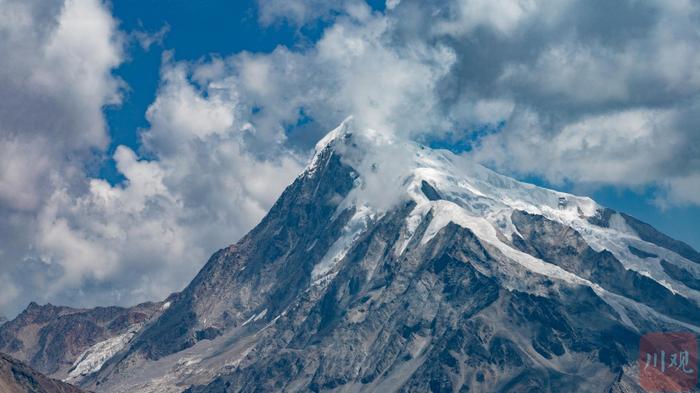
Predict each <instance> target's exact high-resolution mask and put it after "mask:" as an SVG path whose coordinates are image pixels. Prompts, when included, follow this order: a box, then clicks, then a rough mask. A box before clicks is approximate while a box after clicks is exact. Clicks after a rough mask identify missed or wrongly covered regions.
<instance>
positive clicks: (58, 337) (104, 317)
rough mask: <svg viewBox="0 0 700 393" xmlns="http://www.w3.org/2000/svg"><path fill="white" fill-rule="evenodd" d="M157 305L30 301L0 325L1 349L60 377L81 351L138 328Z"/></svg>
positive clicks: (65, 374)
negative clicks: (62, 304) (77, 305)
mask: <svg viewBox="0 0 700 393" xmlns="http://www.w3.org/2000/svg"><path fill="white" fill-rule="evenodd" d="M160 307H161V306H160V303H145V304H141V305H138V306H135V307H132V308H123V307H97V308H93V309H74V308H70V307H59V306H53V305H51V304H47V305H44V306H40V305H38V304H36V303H31V304H29V306H28V307H27V308H26V309H25V310H24V311H23V312H22V313H20V314H19V315H18V316H17V317H16V318H15V319H14V320H12V321H9V322H7V323H5V324H3V325H2V326H0V351H1V352H5V353H7V354H10V355H11V356H13V357H14V358H16V359H19V360H21V361H23V362H26V363H27V364H29V365H30V366H31V367H33V368H34V369H36V370H38V371H39V372H41V373H44V374H47V375H50V376H53V377H56V378H59V379H63V378H66V377H67V375H68V373H69V371H70V370H71V368H73V365H74V363H75V362H76V360H78V358H79V357H80V356H81V354H83V352H84V351H86V350H88V349H89V348H90V347H92V346H93V345H96V344H98V343H100V342H102V341H105V340H108V339H110V338H112V337H116V336H120V335H123V334H127V333H128V332H129V331H133V330H135V329H137V328H138V327H140V326H142V325H143V324H144V323H145V322H146V321H147V320H148V319H149V318H150V317H151V316H152V315H153V314H155V313H156V312H157V311H158V310H159V309H160Z"/></svg>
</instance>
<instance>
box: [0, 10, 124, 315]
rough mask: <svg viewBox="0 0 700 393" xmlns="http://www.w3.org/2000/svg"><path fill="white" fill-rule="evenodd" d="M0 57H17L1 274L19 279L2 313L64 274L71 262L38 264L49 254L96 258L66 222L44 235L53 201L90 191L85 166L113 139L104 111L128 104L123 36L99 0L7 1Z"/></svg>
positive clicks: (7, 132)
mask: <svg viewBox="0 0 700 393" xmlns="http://www.w3.org/2000/svg"><path fill="white" fill-rule="evenodd" d="M0 53H4V54H11V55H7V56H0V101H1V102H2V106H0V236H2V242H0V269H1V270H2V271H3V277H4V280H13V282H15V283H16V285H15V286H14V287H13V288H14V290H13V291H8V292H4V291H3V293H2V294H0V304H2V306H0V307H2V309H3V310H11V312H13V311H15V310H16V307H18V306H19V305H21V303H24V302H28V301H29V300H30V299H29V296H31V295H32V293H36V292H39V293H41V291H37V288H41V289H44V288H46V286H45V283H46V282H48V281H50V280H51V279H53V278H55V277H56V275H59V274H60V270H61V266H60V263H62V262H58V261H57V262H56V263H57V264H54V265H51V266H47V265H44V264H42V263H41V262H38V261H37V259H36V257H35V256H36V255H38V254H40V253H42V250H40V249H41V248H44V247H48V248H51V247H53V246H54V245H56V244H57V243H61V242H62V241H63V240H66V244H64V245H61V247H64V249H65V253H64V254H63V255H61V258H71V259H75V264H84V263H86V258H79V256H80V255H85V256H89V255H93V256H94V255H95V254H94V253H92V254H91V252H93V251H94V250H90V249H89V248H84V246H85V244H81V243H80V242H79V241H78V240H77V239H73V238H65V239H62V238H61V234H62V231H63V232H65V231H64V229H65V228H62V227H61V225H62V223H61V222H60V221H57V222H56V223H55V227H54V231H52V232H47V233H46V236H45V238H39V237H37V233H39V232H40V228H42V226H43V225H44V224H43V222H42V219H41V215H43V214H44V213H43V211H44V210H46V209H47V205H48V204H49V203H50V202H49V201H51V200H52V199H53V198H56V195H58V194H60V193H62V192H64V191H65V190H70V192H74V191H76V190H79V189H81V188H82V187H84V186H85V184H86V180H85V175H84V170H85V162H87V161H89V160H91V159H93V157H94V155H95V152H99V151H100V150H101V149H103V148H105V147H106V146H107V144H108V142H109V136H108V133H107V130H106V127H105V121H104V118H103V114H102V109H103V108H104V106H106V105H111V104H117V103H119V101H120V94H121V91H120V89H121V81H119V80H118V79H117V78H115V77H114V76H113V75H112V70H113V69H114V68H115V67H117V66H118V65H119V64H120V63H121V60H122V57H123V52H122V38H121V34H120V33H119V32H118V31H117V28H116V22H115V21H114V19H113V18H112V16H111V15H110V12H109V10H108V9H107V8H106V7H105V5H104V4H103V3H102V2H100V1H97V0H83V1H76V0H66V1H55V0H53V1H34V0H26V1H24V0H23V1H13V0H6V1H3V2H2V6H1V7H0ZM96 274H100V273H99V271H97V273H96Z"/></svg>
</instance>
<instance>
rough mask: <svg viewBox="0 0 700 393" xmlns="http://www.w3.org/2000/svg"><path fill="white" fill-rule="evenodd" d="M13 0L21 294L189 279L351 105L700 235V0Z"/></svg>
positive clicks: (10, 134) (12, 124)
mask: <svg viewBox="0 0 700 393" xmlns="http://www.w3.org/2000/svg"><path fill="white" fill-rule="evenodd" d="M4 7H5V9H6V10H9V11H10V12H11V14H12V15H15V16H16V17H13V18H4V19H3V18H0V52H2V53H13V56H5V57H2V58H0V69H2V70H4V71H3V73H0V100H2V102H3V104H4V106H3V107H2V108H0V157H3V158H4V161H0V286H1V287H3V288H4V289H5V291H4V294H3V296H2V297H0V315H1V314H7V315H12V314H14V313H16V312H17V311H18V310H19V309H21V308H22V307H24V306H25V305H26V304H27V303H28V302H29V300H37V301H40V302H46V301H51V302H54V303H62V304H72V305H85V306H89V305H96V304H124V305H126V304H133V303H136V302H140V301H145V300H152V299H162V298H164V297H165V296H167V294H169V293H170V292H172V291H175V290H178V289H180V288H182V287H183V286H184V285H186V283H187V282H188V281H189V280H190V279H191V277H193V276H194V274H195V273H196V272H197V270H198V269H199V267H200V266H201V265H202V263H204V261H206V259H207V258H208V257H209V255H211V253H212V252H213V251H215V250H216V249H218V248H220V247H222V246H223V245H226V244H230V243H232V242H234V241H235V240H236V239H238V238H240V237H241V236H242V235H244V234H245V233H246V232H247V231H248V230H249V229H250V228H251V227H252V226H253V225H255V224H256V223H257V222H258V221H259V220H260V218H261V217H262V216H263V215H264V214H265V212H266V211H267V209H268V208H269V207H270V206H271V205H272V203H274V200H275V199H276V196H277V195H279V193H280V192H281V191H282V190H283V189H284V187H285V186H286V185H288V184H289V183H290V182H291V181H292V180H293V179H294V177H295V176H296V175H297V174H298V173H299V171H301V170H302V169H303V166H304V164H305V160H306V159H307V158H308V157H309V154H310V152H311V147H312V146H313V145H314V143H315V142H316V141H317V140H318V139H319V138H320V137H321V136H322V135H324V133H325V132H327V131H328V130H330V129H332V128H334V127H335V126H336V125H337V124H339V123H340V121H342V120H343V119H344V118H345V117H346V116H348V115H349V114H354V115H355V116H356V117H357V118H359V120H358V121H359V122H361V123H362V125H363V126H368V127H372V128H377V129H387V130H389V131H392V132H395V133H397V134H401V135H402V136H405V137H408V138H412V139H416V140H419V141H421V142H424V143H428V144H431V145H434V146H439V147H444V148H449V149H451V150H453V151H456V152H464V151H465V150H468V152H466V153H465V154H469V155H471V156H472V157H473V158H474V159H475V160H477V161H479V162H481V163H483V164H484V165H487V166H489V167H491V168H493V169H495V170H497V171H499V172H501V173H504V174H507V175H510V176H513V177H515V178H518V179H520V180H524V181H528V182H532V183H535V184H538V185H542V186H546V187H550V188H554V189H558V190H562V191H567V192H572V193H575V194H580V195H588V196H591V197H593V198H594V199H595V200H596V201H598V202H599V203H601V204H603V205H606V206H608V207H611V208H613V209H616V210H619V211H623V212H626V213H629V214H631V215H633V216H635V217H637V218H639V219H641V220H643V221H646V222H649V223H650V224H652V225H653V226H655V227H656V228H658V229H659V230H661V231H662V232H665V233H667V234H669V235H671V236H673V237H675V238H677V239H680V240H683V241H686V242H688V243H689V244H691V245H692V246H694V247H695V248H696V249H697V248H700V228H699V225H698V222H700V132H698V126H697V125H698V124H700V93H698V92H700V7H699V6H697V5H696V4H693V3H687V4H686V3H684V4H677V5H675V6H672V5H670V4H669V3H667V2H663V1H658V2H645V3H639V2H637V1H634V0H624V1H619V2H614V3H611V2H608V1H605V0H585V1H584V0H574V1H570V2H557V3H551V4H544V5H543V4H541V3H540V2H538V1H533V2H521V1H515V0H504V1H502V2H491V1H485V0H464V1H455V0H437V1H432V2H422V1H417V0H400V1H398V0H389V1H386V2H384V1H375V0H373V1H372V2H370V3H366V2H364V1H362V0H251V1H235V2H231V1H222V0H199V1H184V0H169V1H165V0H158V1H157V0H143V1H134V0H124V1H102V0H84V1H81V2H75V1H70V0H41V1H40V0H9V1H7V2H6V4H4ZM25 22H27V23H25ZM88 22H89V23H88ZM36 293H40V294H42V295H41V296H42V297H41V298H39V299H37V298H36V295H35V294H36Z"/></svg>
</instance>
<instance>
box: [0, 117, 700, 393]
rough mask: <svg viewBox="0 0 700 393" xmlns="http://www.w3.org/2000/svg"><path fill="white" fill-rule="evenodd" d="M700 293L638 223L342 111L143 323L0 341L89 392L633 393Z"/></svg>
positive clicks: (657, 236) (657, 237)
mask: <svg viewBox="0 0 700 393" xmlns="http://www.w3.org/2000/svg"><path fill="white" fill-rule="evenodd" d="M699 282H700V257H699V254H698V253H697V251H695V250H693V249H692V248H691V247H690V246H688V245H686V244H684V243H682V242H679V241H677V240H674V239H671V238H670V237H668V236H666V235H663V234H661V233H659V232H658V231H656V230H655V229H654V228H652V227H651V226H649V225H647V224H644V223H642V222H640V221H638V220H636V219H634V218H632V217H630V216H627V215H625V214H622V213H617V212H615V211H612V210H610V209H606V208H604V207H602V206H599V205H598V204H596V203H595V202H594V201H592V200H591V199H589V198H582V197H577V196H574V195H569V194H564V193H560V192H556V191H552V190H547V189H543V188H539V187H535V186H533V185H529V184H524V183H520V182H518V181H515V180H513V179H510V178H508V177H505V176H501V175H499V174H496V173H494V172H492V171H490V170H488V169H486V168H484V167H482V166H479V165H478V164H475V163H473V162H471V161H470V160H469V158H468V157H464V156H457V155H454V154H452V153H450V152H447V151H442V150H431V149H428V148H426V147H423V146H420V145H418V144H415V143H412V142H409V141H404V140H401V139H400V138H398V137H396V136H393V135H389V134H383V133H380V132H376V131H373V130H366V129H359V128H357V127H356V126H355V124H354V123H353V121H352V120H351V119H348V120H346V121H345V122H344V123H343V124H342V125H341V126H340V127H338V128H337V129H336V130H334V131H332V132H331V133H330V134H329V135H328V136H327V137H326V138H324V139H323V140H322V141H321V142H319V144H318V145H317V148H316V153H315V156H314V158H313V160H312V162H311V163H310V164H309V166H308V167H307V168H306V170H305V171H304V172H303V173H302V174H301V175H300V176H299V177H298V178H297V179H296V180H295V181H294V183H293V184H291V185H290V186H289V187H288V188H287V189H286V190H285V191H284V192H283V193H282V195H281V196H280V197H279V199H278V200H277V202H276V203H275V204H274V206H273V207H272V208H271V209H270V211H269V213H268V214H267V215H266V216H265V217H264V218H263V220H262V221H261V222H260V223H259V224H258V225H257V226H256V227H255V228H254V229H253V230H251V231H250V232H249V233H248V234H247V235H245V236H244V237H243V238H242V239H241V240H240V241H238V242H237V243H236V244H234V245H231V246H229V247H226V248H224V249H222V250H219V251H218V252H216V253H215V254H214V255H213V256H212V257H211V258H210V259H209V261H208V262H207V263H206V264H205V265H204V267H203V268H202V269H201V271H200V272H199V274H197V276H196V277H195V278H194V279H193V280H192V282H191V283H190V284H189V285H188V286H187V287H186V288H185V289H184V290H183V291H181V292H179V293H176V294H174V295H172V296H170V297H169V298H168V299H166V301H164V302H161V303H154V304H152V305H149V306H148V307H146V308H147V309H148V312H144V313H143V314H144V315H143V317H141V318H137V319H134V322H133V323H128V324H127V325H128V326H127V327H125V328H123V329H116V330H115V331H113V332H112V331H111V330H110V329H109V328H107V329H106V330H105V332H103V334H102V335H101V337H102V341H98V342H95V340H92V341H90V345H88V346H85V345H83V346H80V347H79V349H80V350H71V351H69V350H67V349H66V348H65V346H60V345H54V346H52V344H45V345H43V346H40V347H41V348H42V349H41V351H36V350H34V351H27V350H26V349H25V350H20V349H18V348H27V347H28V345H27V343H26V342H23V341H22V337H21V335H20V334H19V333H17V331H14V330H11V329H10V328H9V327H8V326H14V325H13V323H15V324H16V322H14V321H13V322H9V323H7V324H5V325H3V326H2V327H0V339H2V340H4V341H2V342H4V343H5V344H4V346H3V348H5V349H4V350H5V351H8V350H7V348H9V349H10V350H12V349H14V350H15V351H14V352H15V353H18V354H20V355H21V356H24V359H22V360H31V359H34V358H36V359H42V360H41V362H39V363H36V364H39V365H45V370H46V371H47V372H49V373H55V375H58V376H61V377H62V378H69V379H68V380H70V381H72V382H74V383H76V384H78V385H79V386H81V387H83V388H85V389H86V390H92V391H99V392H134V391H137V392H178V393H179V392H183V391H186V392H188V393H214V392H216V393H219V392H267V391H269V392H277V391H286V392H308V391H311V392H321V391H324V392H325V391H334V392H429V391H432V392H467V391H469V392H492V391H499V392H560V391H582V392H637V391H642V390H641V387H640V385H639V378H638V374H639V366H638V364H637V359H638V356H639V340H640V337H641V336H642V335H643V334H645V333H648V332H655V331H685V332H692V333H697V332H698V331H699V330H700V308H699V306H698V304H699V303H698V302H699V301H700V291H699V290H700V285H699V284H698V283H699ZM141 307H142V309H143V307H145V306H141ZM71 315H75V317H77V315H78V314H75V313H69V315H67V314H66V313H58V314H57V316H47V317H46V319H47V320H49V321H53V320H55V319H56V318H64V319H65V318H70V316H71ZM132 319H133V318H132ZM136 320H138V321H137V322H136ZM44 326H48V325H44ZM52 326H53V325H52ZM106 331H109V332H111V333H107V332H106ZM42 334H45V335H49V333H42ZM54 334H55V333H54ZM32 337H33V336H32ZM47 337H48V336H47ZM33 340H35V341H36V339H33ZM34 347H36V345H34ZM10 352H12V351H10ZM21 356H20V357H21ZM76 370H77V371H76ZM78 371H79V372H78ZM66 376H68V377H66Z"/></svg>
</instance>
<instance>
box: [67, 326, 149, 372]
mask: <svg viewBox="0 0 700 393" xmlns="http://www.w3.org/2000/svg"><path fill="white" fill-rule="evenodd" d="M137 332H138V329H131V330H129V331H128V332H126V333H124V334H121V335H119V336H115V337H112V338H110V339H107V340H104V341H101V342H98V343H97V344H95V345H93V346H91V347H90V348H88V349H86V350H85V351H84V352H83V353H82V354H81V355H80V356H78V359H77V360H76V361H75V362H74V363H73V367H72V368H71V369H70V371H69V373H68V377H67V378H66V379H65V381H66V382H71V383H73V382H76V381H79V380H80V379H82V378H83V377H85V376H87V375H90V374H92V373H95V372H97V371H99V370H100V369H101V368H102V366H103V365H104V364H105V362H106V361H107V360H109V359H110V358H111V357H112V356H114V355H115V354H116V353H117V352H119V351H121V350H122V349H124V347H125V346H126V345H127V344H128V343H129V341H131V339H132V338H133V337H134V336H135V335H136V333H137Z"/></svg>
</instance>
